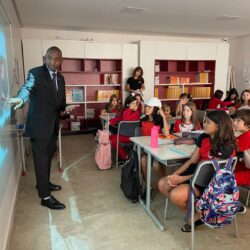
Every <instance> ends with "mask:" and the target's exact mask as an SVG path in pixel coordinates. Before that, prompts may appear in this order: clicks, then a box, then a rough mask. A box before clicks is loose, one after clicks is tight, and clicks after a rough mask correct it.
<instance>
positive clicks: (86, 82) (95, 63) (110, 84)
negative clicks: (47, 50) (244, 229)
mask: <svg viewBox="0 0 250 250" xmlns="http://www.w3.org/2000/svg"><path fill="white" fill-rule="evenodd" d="M60 72H61V73H62V74H63V76H64V79H65V84H66V103H67V104H72V105H79V107H76V108H75V109H74V110H73V111H72V112H71V116H70V118H67V119H64V120H62V121H61V127H62V133H63V134H74V133H77V134H78V133H81V132H82V133H84V132H87V131H89V130H91V129H92V128H95V127H97V125H98V122H99V114H100V111H101V109H103V108H104V106H105V105H106V104H107V103H108V99H109V97H110V95H111V94H112V93H115V94H117V93H119V99H120V100H122V60H118V59H75V58H64V59H63V63H62V65H61V69H60ZM98 93H99V94H98Z"/></svg>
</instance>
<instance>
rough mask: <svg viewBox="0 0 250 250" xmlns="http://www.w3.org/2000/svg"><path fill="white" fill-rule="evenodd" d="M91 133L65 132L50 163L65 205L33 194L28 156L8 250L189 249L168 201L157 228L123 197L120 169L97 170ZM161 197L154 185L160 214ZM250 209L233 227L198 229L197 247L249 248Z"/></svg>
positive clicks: (154, 204) (179, 217) (179, 216)
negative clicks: (54, 205) (55, 207)
mask: <svg viewBox="0 0 250 250" xmlns="http://www.w3.org/2000/svg"><path fill="white" fill-rule="evenodd" d="M94 148H95V144H94V140H93V136H92V135H80V136H78V135H75V136H65V137H63V162H64V168H65V171H64V173H63V175H61V174H60V173H59V172H58V171H57V168H56V161H54V163H53V171H52V178H51V179H52V182H54V183H56V184H60V185H62V186H63V189H62V190H61V191H59V192H55V193H54V195H55V197H56V198H58V200H59V201H61V202H63V203H65V204H66V206H67V209H65V210H63V211H52V210H49V209H47V208H45V207H42V206H40V200H39V199H38V197H37V195H36V190H35V188H34V187H35V177H34V171H33V162H32V157H29V159H28V175H27V176H26V177H22V178H21V183H20V189H19V194H18V199H17V204H16V210H15V219H14V226H13V232H12V236H11V240H10V244H9V249H10V250H31V249H32V250H50V249H51V250H64V249H70V250H72V249H74V250H88V249H98V250H106V249H107V250H108V249H112V250H130V249H138V250H139V249H141V250H151V249H152V250H153V249H154V250H158V249H159V250H160V249H164V250H171V249H176V250H179V249H189V247H190V234H185V233H182V232H181V231H180V228H181V226H182V225H183V224H184V220H183V217H184V215H183V214H181V213H180V211H179V210H178V209H177V208H175V207H174V206H173V205H170V209H169V214H168V215H169V219H168V220H167V221H166V222H165V224H166V227H167V230H166V231H165V232H160V231H159V230H158V229H157V228H156V227H155V225H154V224H153V222H152V221H151V220H150V219H149V218H148V217H147V215H146V213H145V212H144V210H143V209H142V207H141V206H140V205H139V204H138V203H137V204H133V203H131V202H129V201H128V200H126V199H125V198H124V196H123V194H122V192H121V190H120V188H119V184H120V170H119V169H115V168H112V170H108V171H99V170H98V169H97V168H96V166H95V162H94ZM164 202H165V199H164V198H163V197H162V196H161V195H160V194H159V193H158V192H156V191H155V194H154V199H153V202H152V207H153V209H154V210H155V211H156V214H157V217H158V218H160V219H161V220H163V218H162V216H163V210H164ZM249 224H250V210H249V209H248V212H247V214H245V215H240V216H238V225H239V238H238V239H236V238H234V237H233V232H234V227H233V226H228V227H226V228H224V229H220V230H218V229H217V230H212V229H209V228H207V227H205V226H201V227H200V228H199V229H197V231H196V249H202V250H203V249H220V250H224V249H239V250H245V249H246V250H247V249H250V245H249V244H250V243H249V242H250V233H249V232H250V226H249Z"/></svg>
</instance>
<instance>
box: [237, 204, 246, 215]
mask: <svg viewBox="0 0 250 250" xmlns="http://www.w3.org/2000/svg"><path fill="white" fill-rule="evenodd" d="M246 211H247V208H246V207H245V206H243V205H242V206H241V207H240V210H239V212H238V214H245V213H246Z"/></svg>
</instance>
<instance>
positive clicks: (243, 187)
mask: <svg viewBox="0 0 250 250" xmlns="http://www.w3.org/2000/svg"><path fill="white" fill-rule="evenodd" d="M240 187H241V188H242V189H244V190H245V191H247V199H246V203H245V206H246V207H247V206H248V202H249V196H250V186H247V185H242V186H240Z"/></svg>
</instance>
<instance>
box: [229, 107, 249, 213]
mask: <svg viewBox="0 0 250 250" xmlns="http://www.w3.org/2000/svg"><path fill="white" fill-rule="evenodd" d="M233 125H234V129H235V130H236V131H240V132H241V133H242V134H241V135H240V136H238V137H237V143H238V150H239V151H238V153H237V155H239V156H240V158H241V160H240V161H238V162H237V165H236V168H235V171H234V172H235V178H236V182H237V184H238V185H248V186H250V159H249V158H250V156H249V153H250V152H249V151H250V110H249V109H241V110H238V111H237V112H236V113H235V114H234V121H233ZM247 151H248V152H247ZM247 167H248V168H247ZM245 211H246V209H244V211H242V213H243V212H245Z"/></svg>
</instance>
